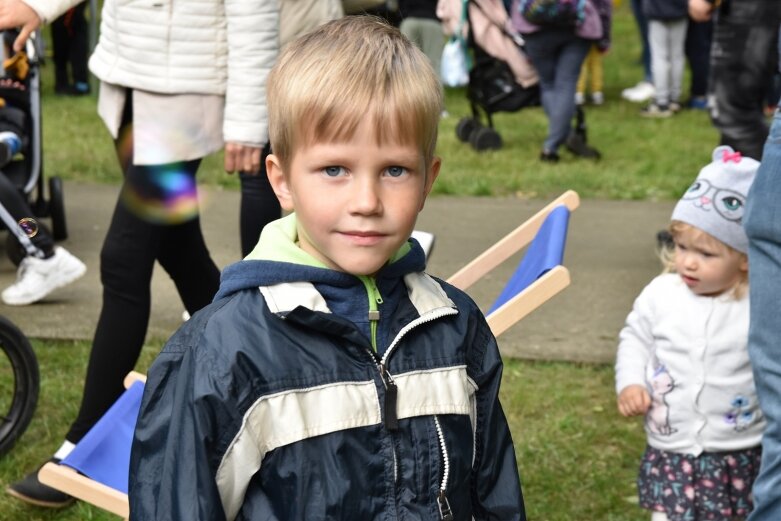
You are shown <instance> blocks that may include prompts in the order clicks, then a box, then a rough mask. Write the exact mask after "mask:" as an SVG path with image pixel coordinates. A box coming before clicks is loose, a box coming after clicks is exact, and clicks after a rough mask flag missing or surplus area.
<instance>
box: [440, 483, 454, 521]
mask: <svg viewBox="0 0 781 521" xmlns="http://www.w3.org/2000/svg"><path fill="white" fill-rule="evenodd" d="M437 505H439V516H440V517H441V518H442V521H453V511H452V510H450V502H449V501H448V500H447V496H446V495H445V491H444V490H442V489H440V490H439V495H438V496H437Z"/></svg>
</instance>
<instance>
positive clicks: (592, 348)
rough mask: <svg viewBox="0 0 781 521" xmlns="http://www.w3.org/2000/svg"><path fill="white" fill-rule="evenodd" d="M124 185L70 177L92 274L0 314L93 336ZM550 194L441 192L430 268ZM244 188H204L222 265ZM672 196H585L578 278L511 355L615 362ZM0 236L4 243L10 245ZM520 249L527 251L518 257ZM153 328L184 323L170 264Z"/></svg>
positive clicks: (459, 259) (73, 217) (652, 268)
mask: <svg viewBox="0 0 781 521" xmlns="http://www.w3.org/2000/svg"><path fill="white" fill-rule="evenodd" d="M117 192H118V188H117V187H114V186H107V185H96V184H81V183H65V205H66V210H67V218H68V230H69V234H70V238H69V239H68V240H67V241H66V242H65V243H63V245H64V246H65V247H67V248H68V249H69V250H70V251H72V252H73V253H75V254H76V255H77V256H79V257H80V258H81V259H82V260H83V261H84V262H85V263H86V264H87V267H88V272H87V274H86V275H85V276H84V277H83V278H82V279H80V280H79V281H77V282H75V283H74V284H72V285H71V286H68V287H66V288H63V289H61V290H59V291H57V292H55V293H54V294H52V295H51V296H50V297H49V298H47V299H46V300H45V301H42V302H40V303H38V304H36V305H32V306H26V307H10V306H5V305H3V304H1V303H0V314H3V315H5V316H7V317H8V318H9V319H11V320H12V321H14V322H15V323H16V324H17V325H18V326H19V327H21V328H22V330H23V331H24V332H25V333H26V334H27V335H28V336H30V337H36V338H74V339H91V338H92V334H93V332H94V328H95V324H96V322H97V318H98V313H99V309H100V302H101V285H100V273H99V254H100V245H101V243H102V241H103V237H104V235H105V233H106V229H107V227H108V223H109V219H110V216H111V212H112V210H113V206H114V204H115V202H116V196H117ZM546 203H547V201H542V200H531V201H529V200H519V199H515V198H475V197H465V198H461V197H458V198H456V197H435V198H432V199H429V201H428V202H427V203H426V208H425V210H424V211H423V212H422V214H421V216H420V219H419V220H418V228H419V229H422V230H426V231H429V232H432V233H434V234H435V235H436V237H437V239H436V244H435V247H434V250H433V254H432V257H431V261H430V263H429V271H430V272H431V273H433V274H436V275H439V276H442V277H447V276H449V275H450V274H452V273H454V272H455V271H456V270H457V269H459V268H460V267H461V266H463V265H464V264H466V262H468V261H469V260H471V259H472V258H474V257H475V256H476V255H477V254H479V253H480V252H481V251H483V250H484V249H485V248H487V247H488V246H490V245H491V244H492V243H493V242H495V241H496V240H498V239H499V238H501V237H502V236H503V235H504V234H506V233H507V232H509V231H510V230H512V229H513V228H515V226H517V225H518V224H519V223H520V222H522V221H523V220H524V219H526V218H527V217H529V216H531V215H533V214H534V213H535V212H536V211H538V210H539V209H540V208H542V207H543V206H544V205H545V204H546ZM238 205H239V194H238V193H237V192H233V191H224V190H219V189H218V188H208V189H206V190H205V191H204V202H203V205H202V223H203V227H204V233H205V235H206V241H207V244H208V245H209V248H210V250H211V252H212V255H213V257H214V259H215V261H216V262H217V264H218V265H219V266H221V267H222V266H225V265H227V264H229V263H231V262H234V261H236V260H238V258H239V239H238V235H239V234H238V228H237V227H238V207H239V206H238ZM672 206H673V203H672V202H664V203H655V202H633V201H590V200H587V201H583V202H582V203H581V206H580V208H579V209H578V210H577V211H575V212H574V213H573V215H572V220H571V224H570V232H569V240H568V244H567V251H566V254H565V264H566V265H567V266H568V267H569V268H570V271H571V274H572V285H571V286H570V287H569V288H567V289H566V290H564V292H562V293H561V294H559V295H558V296H556V297H554V298H553V299H552V300H550V301H549V302H547V303H546V304H545V305H543V307H542V308H540V309H538V310H537V311H535V312H534V313H532V314H531V315H529V316H528V317H526V318H525V319H524V320H523V321H522V322H521V323H519V324H517V325H515V326H513V327H512V328H511V329H510V330H508V331H507V332H506V333H504V334H503V335H502V336H501V337H500V345H501V348H502V350H503V352H504V353H505V354H506V355H509V356H517V357H523V358H535V359H550V360H579V361H589V362H608V363H609V362H612V360H613V356H614V352H615V346H616V336H617V334H618V330H619V329H620V327H621V325H622V324H623V321H624V319H625V317H626V314H627V313H628V312H629V310H630V308H631V305H632V301H633V300H634V298H635V296H636V295H637V294H638V293H639V291H640V290H641V289H642V287H643V286H644V285H645V284H646V283H647V282H648V281H649V280H650V279H651V278H652V277H653V276H654V275H656V274H657V273H658V272H659V270H660V267H659V262H658V260H657V258H656V256H655V252H654V247H655V242H654V241H655V235H656V232H657V231H658V230H659V229H661V228H663V227H664V226H665V225H666V223H667V221H668V219H669V216H670V213H671V211H672ZM1 243H2V241H0V247H2V244H1ZM2 253H4V252H0V287H2V288H5V287H6V286H8V285H9V284H11V283H12V282H13V280H14V277H15V267H14V266H13V265H12V264H11V262H10V261H9V260H8V258H7V256H5V255H4V254H2ZM518 258H520V257H518ZM516 264H517V259H514V260H512V261H508V262H507V263H506V265H505V266H501V267H500V268H498V269H497V270H496V272H495V273H493V274H491V276H489V277H486V279H485V280H483V281H481V282H479V283H478V284H476V285H475V286H474V287H473V288H471V289H470V294H472V296H473V297H474V298H475V300H477V302H478V303H479V304H480V305H481V306H483V307H488V306H489V305H490V304H491V301H492V297H493V296H495V295H497V294H498V292H499V291H500V290H501V288H502V286H503V284H504V283H505V281H506V280H507V279H508V278H509V276H510V274H511V272H512V270H513V269H514V268H515V265H516ZM152 285H153V288H152V294H153V303H152V318H151V322H150V328H149V337H150V338H167V337H168V336H169V335H170V334H171V333H172V332H173V331H174V330H175V329H176V328H177V327H178V326H179V325H180V324H181V314H182V310H183V308H182V305H181V302H180V301H179V299H178V296H177V294H176V290H175V288H174V285H173V283H172V282H171V280H170V279H169V278H168V276H167V275H166V273H165V272H164V271H162V269H160V268H159V266H158V267H157V268H156V271H155V275H154V278H153V282H152Z"/></svg>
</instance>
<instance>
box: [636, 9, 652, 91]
mask: <svg viewBox="0 0 781 521" xmlns="http://www.w3.org/2000/svg"><path fill="white" fill-rule="evenodd" d="M630 7H631V8H632V14H633V15H634V17H635V22H636V23H637V30H638V31H639V32H640V44H641V46H642V51H641V54H640V61H641V62H642V65H643V80H645V81H647V82H648V83H653V81H654V80H653V77H652V76H651V46H650V45H648V20H647V19H646V17H645V14H644V13H643V2H642V0H632V1H631V3H630Z"/></svg>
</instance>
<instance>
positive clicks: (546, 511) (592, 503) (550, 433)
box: [0, 6, 718, 521]
mask: <svg viewBox="0 0 781 521" xmlns="http://www.w3.org/2000/svg"><path fill="white" fill-rule="evenodd" d="M613 40H614V45H613V49H612V50H611V52H610V53H609V54H608V55H607V56H606V57H605V94H606V97H607V103H606V104H605V105H604V106H602V107H594V108H591V107H589V108H588V112H587V120H588V125H589V138H590V142H591V144H593V145H594V146H596V147H597V148H599V149H600V150H601V151H602V153H603V156H604V159H603V160H602V161H600V162H592V161H588V160H576V159H574V158H572V157H571V156H570V155H569V154H567V153H566V152H562V156H563V161H562V162H561V163H559V164H556V165H545V164H541V163H540V162H539V161H538V160H537V155H538V153H539V149H540V145H541V143H542V140H543V138H544V136H545V132H546V121H545V118H544V115H543V114H542V110H541V109H540V108H531V109H526V110H522V111H520V112H518V113H514V114H498V115H496V117H495V124H496V128H497V129H498V130H499V132H500V133H501V134H502V136H503V139H504V142H505V146H504V148H503V149H502V150H500V151H496V152H490V153H482V154H478V153H476V152H474V151H473V150H472V149H471V148H470V147H469V146H468V145H465V144H463V143H460V142H459V141H458V140H457V139H456V137H455V132H454V128H455V125H456V124H457V122H458V119H459V118H460V117H463V116H465V115H468V114H469V107H468V104H467V102H466V96H465V91H464V90H463V89H448V90H447V92H446V104H447V110H448V111H449V112H450V117H448V118H446V119H444V120H443V121H442V124H441V128H440V142H439V149H438V153H439V154H440V155H441V156H442V157H443V159H444V164H443V170H442V174H441V175H440V178H439V180H438V181H437V184H436V186H435V188H434V195H435V196H436V195H440V194H454V195H502V196H517V197H520V198H527V197H543V198H546V197H549V196H551V195H554V194H558V193H560V192H561V191H562V190H563V189H566V188H573V189H575V190H577V191H578V192H580V194H581V196H583V197H585V198H612V199H673V198H676V197H678V195H679V194H680V193H681V191H682V190H683V189H684V188H685V187H686V186H687V185H688V184H689V183H690V182H691V180H692V179H693V177H694V175H695V174H696V172H697V171H698V170H699V168H700V167H701V166H702V165H703V164H705V163H706V162H707V161H708V158H709V156H710V152H711V150H712V149H713V147H714V145H715V144H716V143H717V141H718V135H717V133H716V132H715V130H714V129H713V128H712V126H711V124H710V122H709V120H708V117H707V114H705V113H703V112H694V111H684V112H682V113H681V114H679V115H677V116H676V117H674V118H671V119H668V120H646V119H642V118H640V117H639V116H638V110H639V106H638V105H634V104H630V103H627V102H624V101H622V100H620V91H621V89H623V88H625V87H628V86H631V85H634V84H635V83H636V82H637V80H638V79H640V78H641V76H642V72H641V67H640V65H639V64H638V61H637V58H638V56H639V42H638V39H637V36H636V32H635V27H634V24H633V20H632V18H631V15H630V14H629V10H628V6H621V7H619V8H618V9H617V12H616V15H615V20H614V37H613ZM51 68H52V67H51V66H48V65H47V66H46V67H45V69H44V88H43V91H44V102H43V109H44V151H45V167H46V175H49V176H50V175H59V176H61V177H63V178H65V179H69V180H79V181H98V182H106V183H117V182H118V181H119V179H120V173H119V171H118V168H117V166H116V158H115V156H114V152H113V147H112V143H111V139H110V137H109V136H108V135H107V133H106V132H105V130H104V128H103V126H102V123H101V122H100V120H99V119H98V117H97V116H96V114H95V97H94V96H91V97H86V98H61V97H55V96H53V94H52V84H53V81H52V79H51V76H52V71H51ZM175 138H176V136H172V139H175ZM221 165H222V159H221V155H220V154H216V155H214V156H212V157H209V158H207V159H206V160H205V161H204V164H203V165H202V168H201V172H200V173H199V176H200V179H201V180H202V181H203V182H206V183H218V184H221V185H225V186H226V187H228V188H236V186H237V180H236V178H235V177H232V176H227V175H226V174H225V173H224V172H223V171H222V167H221ZM66 204H67V196H66ZM42 319H44V318H43V317H42ZM529 319H531V320H533V319H534V318H533V316H532V317H530V318H529ZM162 341H163V340H162V339H151V340H150V341H149V343H148V345H147V346H146V347H145V349H144V353H143V356H142V359H141V361H140V362H139V366H138V368H139V370H142V371H144V370H146V368H147V367H148V364H149V363H150V362H151V360H152V359H153V357H154V356H155V354H156V353H157V352H158V351H159V349H160V346H161V345H162ZM33 344H34V347H35V349H36V352H37V354H38V357H39V361H40V366H41V375H42V382H41V385H42V387H41V398H40V402H39V405H38V409H37V411H36V416H35V418H34V420H33V423H32V425H31V426H30V428H29V429H28V431H27V432H26V433H25V435H24V437H23V438H22V439H21V440H20V442H19V443H18V444H17V446H16V447H15V448H14V450H13V451H12V452H11V453H10V454H8V455H6V456H5V457H3V458H0V487H2V488H4V487H5V485H6V484H7V483H9V482H11V481H13V480H15V479H19V478H20V477H21V476H22V475H23V474H24V473H25V472H27V471H29V470H31V469H32V468H34V467H35V466H36V465H38V464H40V463H41V462H42V460H43V459H44V458H47V457H48V456H49V455H50V454H52V453H53V451H54V450H56V448H57V447H58V446H59V444H60V443H61V440H62V437H63V435H64V433H65V431H66V430H67V427H68V425H69V423H70V421H71V420H72V419H73V418H74V417H75V415H76V411H77V408H78V405H79V401H80V396H81V386H82V381H83V375H84V370H85V366H86V360H87V357H88V354H89V344H88V343H85V342H71V341H45V342H44V341H37V340H34V341H33ZM502 399H503V404H504V407H505V411H506V413H507V416H508V418H509V421H510V426H511V429H512V432H513V436H514V439H515V442H516V452H517V456H518V461H519V466H520V471H521V476H522V480H523V484H524V494H525V498H526V505H527V509H528V514H529V519H530V520H532V521H575V520H577V521H619V520H621V521H624V520H625V521H634V520H638V521H639V520H645V519H647V518H648V517H649V516H648V515H647V514H646V513H645V512H643V511H641V510H640V509H639V508H638V507H637V506H636V505H635V504H634V503H633V498H634V495H635V488H634V479H635V475H636V467H637V462H638V461H639V456H640V453H641V451H642V448H643V445H644V435H643V433H642V427H641V422H640V421H639V420H636V421H626V420H624V419H622V418H620V417H619V416H618V413H617V412H616V410H615V405H614V404H615V398H614V392H613V369H612V367H609V366H589V365H577V364H567V363H554V362H528V361H518V360H508V361H507V363H506V368H505V376H504V381H503V388H502ZM78 519H112V516H109V515H108V514H105V513H104V512H102V511H99V510H97V509H93V508H91V507H89V506H87V505H84V504H77V505H76V506H74V507H71V508H68V509H66V510H63V511H49V510H44V509H38V508H30V507H27V506H24V505H22V504H21V503H19V502H17V501H13V500H11V499H10V498H8V497H7V496H6V495H5V494H3V493H2V492H0V521H4V520H57V521H75V520H78Z"/></svg>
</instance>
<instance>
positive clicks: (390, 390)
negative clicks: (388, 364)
mask: <svg viewBox="0 0 781 521" xmlns="http://www.w3.org/2000/svg"><path fill="white" fill-rule="evenodd" d="M380 370H381V371H382V382H383V383H384V384H385V428H386V429H388V430H389V431H395V430H397V429H398V428H399V417H398V415H397V413H396V402H397V401H398V395H399V390H398V388H397V387H396V382H394V381H393V377H392V376H391V375H390V373H389V372H388V371H387V369H385V366H384V365H382V364H380Z"/></svg>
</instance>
